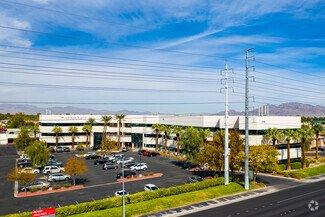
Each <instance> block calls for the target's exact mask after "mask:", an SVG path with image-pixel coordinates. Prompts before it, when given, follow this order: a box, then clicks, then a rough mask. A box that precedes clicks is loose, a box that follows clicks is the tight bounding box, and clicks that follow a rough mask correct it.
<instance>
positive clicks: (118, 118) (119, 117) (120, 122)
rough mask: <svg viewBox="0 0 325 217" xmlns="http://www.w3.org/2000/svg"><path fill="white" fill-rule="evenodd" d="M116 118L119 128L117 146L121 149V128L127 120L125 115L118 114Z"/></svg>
mask: <svg viewBox="0 0 325 217" xmlns="http://www.w3.org/2000/svg"><path fill="white" fill-rule="evenodd" d="M115 118H116V119H117V127H118V135H117V144H118V147H119V148H120V147H121V146H122V145H121V127H122V121H123V119H124V118H125V115H124V114H116V115H115Z"/></svg>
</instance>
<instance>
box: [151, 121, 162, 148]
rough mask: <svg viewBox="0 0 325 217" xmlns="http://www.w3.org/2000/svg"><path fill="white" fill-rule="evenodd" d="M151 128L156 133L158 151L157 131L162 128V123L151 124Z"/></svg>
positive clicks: (157, 139)
mask: <svg viewBox="0 0 325 217" xmlns="http://www.w3.org/2000/svg"><path fill="white" fill-rule="evenodd" d="M151 129H153V130H154V131H155V134H156V151H158V149H159V132H160V130H161V129H162V125H161V124H153V125H152V126H151Z"/></svg>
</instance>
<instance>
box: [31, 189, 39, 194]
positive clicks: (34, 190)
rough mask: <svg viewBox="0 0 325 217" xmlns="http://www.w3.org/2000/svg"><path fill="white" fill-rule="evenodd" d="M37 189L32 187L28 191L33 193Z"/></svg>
mask: <svg viewBox="0 0 325 217" xmlns="http://www.w3.org/2000/svg"><path fill="white" fill-rule="evenodd" d="M38 190H39V189H37V188H32V189H30V190H29V191H30V192H32V193H34V192H36V191H38Z"/></svg>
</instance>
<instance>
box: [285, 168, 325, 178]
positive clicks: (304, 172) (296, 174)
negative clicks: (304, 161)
mask: <svg viewBox="0 0 325 217" xmlns="http://www.w3.org/2000/svg"><path fill="white" fill-rule="evenodd" d="M321 174H325V165H321V166H317V167H311V168H305V169H300V170H296V171H289V172H286V173H285V174H284V175H285V176H290V177H292V178H296V179H304V178H307V177H311V176H317V175H321Z"/></svg>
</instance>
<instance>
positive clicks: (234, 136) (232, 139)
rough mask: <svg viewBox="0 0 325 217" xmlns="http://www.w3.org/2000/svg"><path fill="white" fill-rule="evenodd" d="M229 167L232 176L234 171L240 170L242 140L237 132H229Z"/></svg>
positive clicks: (242, 152)
mask: <svg viewBox="0 0 325 217" xmlns="http://www.w3.org/2000/svg"><path fill="white" fill-rule="evenodd" d="M229 148H230V156H229V167H230V169H231V174H232V176H234V171H235V170H240V168H241V167H242V162H243V159H244V140H243V139H242V137H241V135H240V133H239V132H238V131H237V130H231V131H230V135H229Z"/></svg>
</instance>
